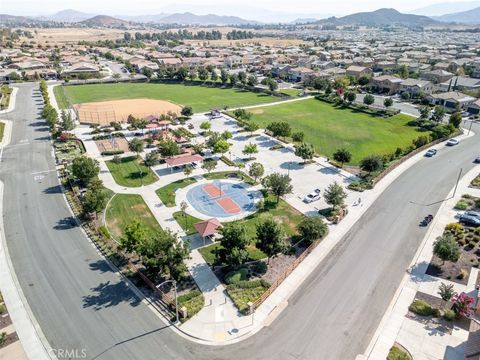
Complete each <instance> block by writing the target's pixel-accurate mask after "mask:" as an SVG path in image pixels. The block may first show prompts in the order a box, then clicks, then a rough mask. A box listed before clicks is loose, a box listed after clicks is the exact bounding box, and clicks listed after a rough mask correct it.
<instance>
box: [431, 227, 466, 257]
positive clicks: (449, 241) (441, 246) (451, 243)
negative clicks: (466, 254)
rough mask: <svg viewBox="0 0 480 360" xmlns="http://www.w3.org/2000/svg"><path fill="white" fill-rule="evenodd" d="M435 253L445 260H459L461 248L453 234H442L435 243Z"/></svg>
mask: <svg viewBox="0 0 480 360" xmlns="http://www.w3.org/2000/svg"><path fill="white" fill-rule="evenodd" d="M433 254H434V255H436V256H438V257H439V258H440V259H442V261H443V263H445V261H451V262H457V261H458V259H459V257H460V248H459V247H458V245H457V243H456V241H455V240H454V239H453V237H452V235H450V234H446V235H443V236H440V237H438V238H437V240H435V242H434V243H433Z"/></svg>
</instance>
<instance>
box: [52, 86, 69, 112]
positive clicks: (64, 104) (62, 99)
mask: <svg viewBox="0 0 480 360" xmlns="http://www.w3.org/2000/svg"><path fill="white" fill-rule="evenodd" d="M64 89H65V87H64V86H55V87H54V88H53V93H54V94H55V99H56V100H57V104H58V107H59V108H60V109H66V108H68V107H70V105H71V104H70V102H69V101H68V99H67V97H66V96H65V91H64Z"/></svg>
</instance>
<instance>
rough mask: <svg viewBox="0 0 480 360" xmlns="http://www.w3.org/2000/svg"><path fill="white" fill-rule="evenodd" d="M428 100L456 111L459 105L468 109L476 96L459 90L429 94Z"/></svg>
mask: <svg viewBox="0 0 480 360" xmlns="http://www.w3.org/2000/svg"><path fill="white" fill-rule="evenodd" d="M427 99H428V101H430V103H431V104H433V105H442V106H443V107H444V108H445V109H446V110H450V111H454V110H455V109H456V108H457V106H459V107H460V109H466V108H468V106H469V105H471V104H473V103H474V102H475V100H476V99H475V98H474V97H472V96H469V95H466V94H463V93H461V92H458V91H450V92H445V93H438V94H431V95H428V96H427Z"/></svg>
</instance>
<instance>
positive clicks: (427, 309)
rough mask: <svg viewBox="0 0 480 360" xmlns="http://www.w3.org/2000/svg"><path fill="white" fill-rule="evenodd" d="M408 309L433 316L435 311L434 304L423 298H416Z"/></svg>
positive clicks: (422, 314) (418, 313) (421, 314)
mask: <svg viewBox="0 0 480 360" xmlns="http://www.w3.org/2000/svg"><path fill="white" fill-rule="evenodd" d="M408 309H409V310H410V311H411V312H413V313H415V314H417V315H420V316H431V315H433V312H434V310H433V308H432V306H431V305H430V304H429V303H427V302H426V301H423V300H415V301H414V302H413V303H412V304H411V305H410V306H409V307H408Z"/></svg>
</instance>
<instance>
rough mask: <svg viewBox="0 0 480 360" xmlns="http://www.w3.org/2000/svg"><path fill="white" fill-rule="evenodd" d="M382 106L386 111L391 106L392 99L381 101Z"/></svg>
mask: <svg viewBox="0 0 480 360" xmlns="http://www.w3.org/2000/svg"><path fill="white" fill-rule="evenodd" d="M383 106H385V107H386V108H387V109H388V108H389V107H391V106H393V100H392V98H390V97H387V98H385V100H383Z"/></svg>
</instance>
